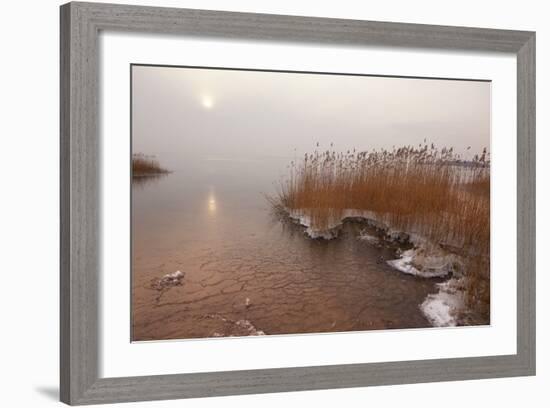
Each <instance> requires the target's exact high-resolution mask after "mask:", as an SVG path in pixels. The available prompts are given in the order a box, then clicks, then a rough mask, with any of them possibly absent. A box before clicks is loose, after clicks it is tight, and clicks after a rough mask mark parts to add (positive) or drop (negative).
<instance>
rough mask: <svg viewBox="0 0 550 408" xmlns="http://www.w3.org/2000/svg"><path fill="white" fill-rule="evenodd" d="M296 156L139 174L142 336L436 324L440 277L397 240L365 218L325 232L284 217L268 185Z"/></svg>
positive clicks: (135, 213)
mask: <svg viewBox="0 0 550 408" xmlns="http://www.w3.org/2000/svg"><path fill="white" fill-rule="evenodd" d="M289 161H290V159H278V158H265V159H262V160H255V161H253V160H244V159H243V160H223V159H213V160H203V161H197V162H196V163H189V164H187V165H186V168H182V169H175V170H174V171H173V172H172V173H170V174H167V175H165V176H162V177H158V178H143V179H139V180H135V181H134V182H133V185H132V187H133V193H132V246H133V254H132V329H133V330H132V340H134V341H139V340H160V339H186V338H204V337H218V336H244V335H251V334H267V335H270V334H291V333H319V332H342V331H361V330H373V329H392V328H401V329H402V328H415V327H429V326H430V323H429V322H428V321H427V319H426V318H425V317H424V316H423V314H422V312H421V311H420V309H419V305H420V304H421V303H422V302H423V301H424V300H425V298H426V296H427V295H428V294H430V293H435V292H437V288H436V287H435V283H436V282H437V281H436V280H426V279H421V278H417V277H414V276H410V275H405V274H403V273H401V272H398V271H396V270H394V269H392V268H391V267H390V266H389V265H387V264H386V262H385V260H388V259H394V258H396V257H397V256H396V254H395V249H391V248H386V247H381V248H379V247H376V246H373V245H372V244H370V243H369V242H366V241H363V240H359V239H358V234H359V231H360V230H361V229H362V228H364V226H361V225H358V224H354V223H346V224H345V225H344V229H343V231H342V234H341V236H340V237H339V238H338V239H336V240H331V241H319V240H312V239H310V238H308V237H307V236H306V235H305V234H304V232H303V229H302V228H301V227H299V226H296V225H294V224H292V223H289V222H284V221H282V220H280V219H278V218H277V217H275V216H274V215H273V213H272V211H271V208H270V205H269V203H268V202H267V200H266V199H265V195H264V194H272V193H273V192H274V191H275V184H274V183H276V182H277V181H278V180H279V179H280V176H281V175H283V174H284V173H285V172H286V168H285V166H286V164H287V163H288V162H289ZM176 271H181V272H183V273H184V274H185V275H184V277H183V279H181V280H178V281H177V282H176V283H177V284H175V285H173V286H170V285H168V286H162V285H159V282H164V281H162V279H163V277H165V276H166V275H168V274H173V273H174V272H176Z"/></svg>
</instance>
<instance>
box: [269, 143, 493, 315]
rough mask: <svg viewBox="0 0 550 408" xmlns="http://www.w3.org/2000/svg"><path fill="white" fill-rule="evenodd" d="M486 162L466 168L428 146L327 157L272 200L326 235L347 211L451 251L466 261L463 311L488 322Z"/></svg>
mask: <svg viewBox="0 0 550 408" xmlns="http://www.w3.org/2000/svg"><path fill="white" fill-rule="evenodd" d="M489 167H490V160H489V156H488V153H487V151H486V149H484V150H483V152H482V153H481V154H479V155H476V156H475V157H474V159H473V160H470V161H464V160H462V159H461V158H460V156H459V155H457V154H455V153H454V152H453V149H452V148H442V149H438V148H436V147H435V146H434V145H433V144H431V145H428V144H423V145H418V147H412V146H405V147H401V148H397V149H396V148H394V149H393V150H391V151H389V150H381V151H365V152H356V151H355V150H353V151H347V152H345V153H342V152H335V151H332V150H327V151H324V152H319V151H315V152H314V153H313V154H305V156H304V157H303V159H302V160H300V161H293V162H291V164H290V175H289V176H288V179H286V180H285V181H284V182H283V183H282V184H281V188H280V191H279V194H278V198H277V199H276V202H277V204H278V205H279V206H280V207H283V208H285V209H287V210H291V211H292V210H296V211H299V212H301V213H302V214H305V215H307V216H309V217H310V220H311V223H312V226H313V227H314V228H316V229H325V228H328V227H330V226H331V225H333V223H334V222H335V221H339V220H340V219H341V218H342V216H343V214H344V211H345V210H346V209H354V210H362V211H369V212H372V213H374V214H376V216H377V218H378V219H379V220H381V221H383V222H384V223H385V224H386V225H388V226H389V227H391V228H392V229H396V230H400V231H405V232H414V233H416V234H418V235H420V236H422V237H424V238H426V239H427V240H429V241H430V242H432V243H435V244H440V245H441V246H442V247H443V246H444V247H446V248H453V250H454V251H457V252H458V253H459V254H460V255H462V257H463V259H464V260H465V262H464V263H465V265H464V274H465V277H466V286H467V287H466V291H465V292H466V295H467V301H468V304H469V305H470V306H472V307H474V308H475V309H477V311H480V312H482V313H484V314H487V315H488V310H489V292H490V291H489V250H490V219H489V215H490V178H489Z"/></svg>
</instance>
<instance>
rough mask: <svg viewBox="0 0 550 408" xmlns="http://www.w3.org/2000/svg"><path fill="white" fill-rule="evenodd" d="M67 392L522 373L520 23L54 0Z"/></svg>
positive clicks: (66, 395)
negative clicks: (57, 10) (420, 21)
mask: <svg viewBox="0 0 550 408" xmlns="http://www.w3.org/2000/svg"><path fill="white" fill-rule="evenodd" d="M60 364H61V370H60V371H61V400H62V401H63V402H65V403H68V404H71V405H79V404H95V403H112V402H125V401H140V400H154V399H175V398H192V397H205V396H221V395H235V394H251V393H267V392H280V391H297V390H313V389H326V388H346V387H363V386H372V385H386V384H402V383H418V382H433V381H449V380H465V379H478V378H492V377H509V376H524V375H534V374H535V34H534V33H533V32H524V31H511V30H494V29H482V28H462V27H444V26H431V25H416V24H403V23H384V22H371V21H358V20H337V19H325V18H310V17H294V16H282V15H264V14H247V13H234V12H219V11H204V10H190V9H171V8H156V7H142V6H127V5H111V4H95V3H68V4H66V5H64V6H62V7H61V362H60Z"/></svg>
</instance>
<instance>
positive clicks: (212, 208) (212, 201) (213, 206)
mask: <svg viewBox="0 0 550 408" xmlns="http://www.w3.org/2000/svg"><path fill="white" fill-rule="evenodd" d="M216 210H217V203H216V196H215V195H214V193H213V192H211V193H210V195H209V196H208V212H209V213H210V214H211V215H214V214H216Z"/></svg>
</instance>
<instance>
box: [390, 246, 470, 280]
mask: <svg viewBox="0 0 550 408" xmlns="http://www.w3.org/2000/svg"><path fill="white" fill-rule="evenodd" d="M386 262H387V263H388V265H390V266H391V267H393V268H395V269H397V270H398V271H401V272H403V273H407V274H410V275H415V276H420V277H422V278H441V277H445V276H447V275H449V274H451V273H454V272H458V269H459V268H458V266H459V264H460V262H459V260H458V258H457V257H456V256H455V255H452V254H447V253H444V252H442V251H440V250H435V249H431V250H428V249H426V248H424V247H420V248H414V249H409V250H407V251H404V252H403V253H402V254H401V257H400V258H398V259H392V260H389V261H386Z"/></svg>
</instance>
